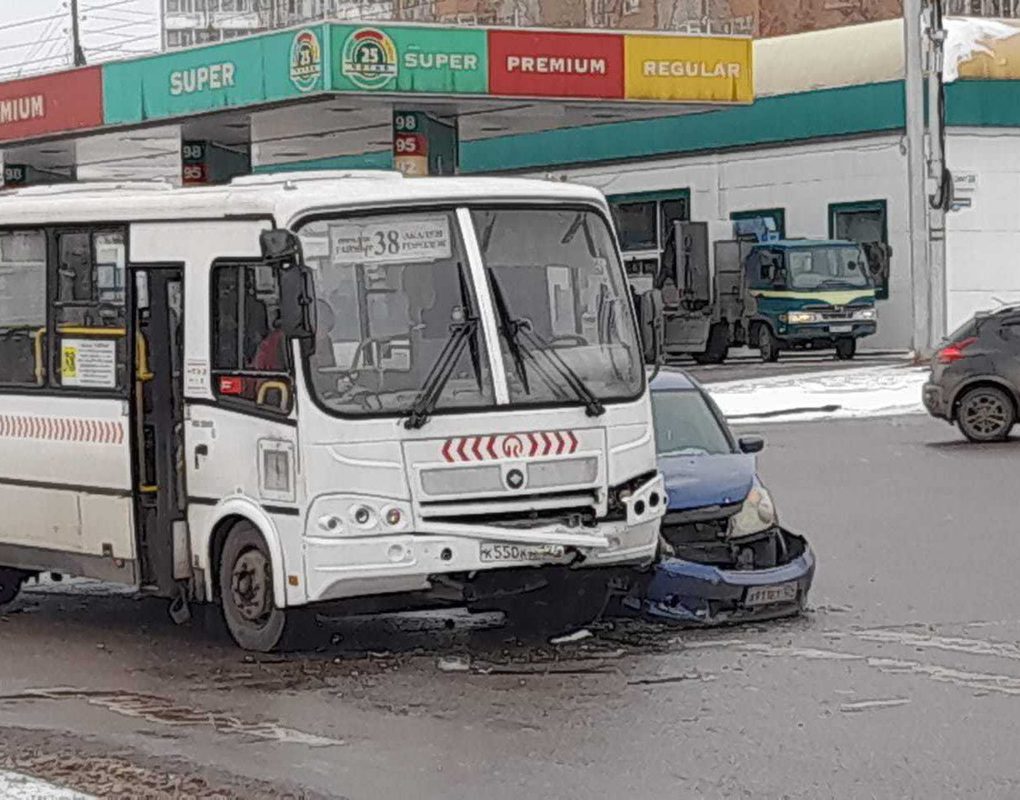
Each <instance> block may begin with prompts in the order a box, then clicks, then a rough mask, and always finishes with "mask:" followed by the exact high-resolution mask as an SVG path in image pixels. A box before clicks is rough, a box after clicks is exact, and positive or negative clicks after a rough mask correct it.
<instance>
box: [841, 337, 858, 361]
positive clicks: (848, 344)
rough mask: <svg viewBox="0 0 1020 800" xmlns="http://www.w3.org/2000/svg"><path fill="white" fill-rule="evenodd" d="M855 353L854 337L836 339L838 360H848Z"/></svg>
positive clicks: (855, 343)
mask: <svg viewBox="0 0 1020 800" xmlns="http://www.w3.org/2000/svg"><path fill="white" fill-rule="evenodd" d="M856 354H857V340H856V339H837V340H836V358H838V359H839V360H840V361H849V360H850V359H852V358H853V357H854V356H855V355H856Z"/></svg>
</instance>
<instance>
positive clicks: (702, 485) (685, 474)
mask: <svg viewBox="0 0 1020 800" xmlns="http://www.w3.org/2000/svg"><path fill="white" fill-rule="evenodd" d="M659 469H660V470H661V471H662V474H663V476H665V479H666V492H667V494H668V495H669V510H670V511H682V510H684V509H688V508H701V507H703V506H717V505H718V506H723V505H730V504H732V503H740V502H743V500H744V498H745V497H747V495H748V493H749V492H750V491H751V484H752V483H753V482H754V476H755V472H756V470H755V462H754V456H752V455H744V454H743V453H727V454H725V455H711V456H709V455H702V456H686V455H676V456H660V457H659Z"/></svg>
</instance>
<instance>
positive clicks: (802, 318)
mask: <svg viewBox="0 0 1020 800" xmlns="http://www.w3.org/2000/svg"><path fill="white" fill-rule="evenodd" d="M786 321H787V322H788V323H789V324H790V325H808V324H810V323H812V322H821V321H822V315H821V314H819V313H818V312H817V311H788V312H787V313H786Z"/></svg>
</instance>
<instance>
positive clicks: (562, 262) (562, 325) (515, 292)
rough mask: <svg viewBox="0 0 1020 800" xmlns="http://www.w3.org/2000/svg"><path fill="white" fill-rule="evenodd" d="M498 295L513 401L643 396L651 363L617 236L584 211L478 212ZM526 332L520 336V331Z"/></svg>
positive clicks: (484, 252) (491, 279) (484, 258)
mask: <svg viewBox="0 0 1020 800" xmlns="http://www.w3.org/2000/svg"><path fill="white" fill-rule="evenodd" d="M472 219H473V220H474V224H475V229H476V230H477V232H478V241H479V247H480V249H481V253H482V261H483V262H484V264H485V271H486V275H487V277H488V280H489V284H490V288H491V289H492V291H493V299H494V301H495V306H496V313H497V316H498V317H499V319H498V324H499V328H500V331H501V335H500V346H501V350H502V353H503V359H504V362H505V364H506V373H507V378H508V384H509V391H510V401H511V402H512V403H514V404H517V405H522V404H538V403H555V402H560V401H564V400H569V399H573V397H574V395H573V394H572V392H571V389H570V383H571V378H575V379H579V381H580V383H581V384H582V385H583V387H584V388H586V390H587V392H589V393H590V394H591V395H592V396H594V397H596V398H598V399H599V400H620V399H626V398H630V397H634V396H636V395H637V394H638V393H639V392H640V391H641V388H642V373H641V370H642V368H643V367H642V363H643V362H642V360H641V353H640V349H639V347H638V341H637V328H636V326H635V324H634V318H633V315H632V311H631V304H630V299H629V296H628V292H629V289H628V287H627V284H626V281H625V279H624V277H623V270H622V269H621V267H620V262H619V259H618V258H617V255H616V247H615V244H614V242H613V237H612V234H611V232H610V230H609V227H608V226H607V225H606V223H605V221H604V220H603V218H602V217H601V216H599V215H598V214H596V213H594V212H592V211H584V210H577V209H563V208H558V209H552V208H543V209H538V208H499V209H485V210H475V211H473V212H472ZM515 330H517V331H521V333H520V334H519V335H517V336H514V331H515Z"/></svg>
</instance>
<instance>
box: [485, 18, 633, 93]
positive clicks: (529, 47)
mask: <svg viewBox="0 0 1020 800" xmlns="http://www.w3.org/2000/svg"><path fill="white" fill-rule="evenodd" d="M623 82H624V77H623V38H622V37H620V36H615V35H612V34H590V33H585V34H578V33H546V32H538V31H490V32H489V91H490V92H491V93H492V94H497V95H520V96H528V97H600V98H609V99H617V98H622V97H623Z"/></svg>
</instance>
